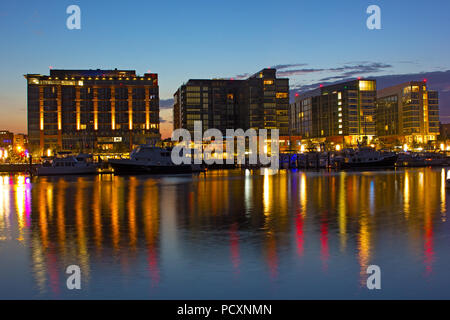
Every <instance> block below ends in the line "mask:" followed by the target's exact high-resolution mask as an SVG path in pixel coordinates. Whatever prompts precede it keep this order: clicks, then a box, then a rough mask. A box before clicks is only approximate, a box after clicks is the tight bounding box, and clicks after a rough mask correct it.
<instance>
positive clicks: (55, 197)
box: [0, 168, 450, 299]
mask: <svg viewBox="0 0 450 320" xmlns="http://www.w3.org/2000/svg"><path fill="white" fill-rule="evenodd" d="M446 175H447V169H431V168H418V169H404V170H396V171H371V172H311V171H310V172H302V171H286V170H282V171H280V172H279V173H278V174H276V175H269V174H267V172H266V174H265V175H261V174H260V172H259V171H255V172H250V171H240V170H229V171H211V172H208V173H207V174H206V175H203V174H201V175H195V176H191V175H182V176H173V177H151V176H140V177H117V176H112V175H104V176H95V177H79V178H78V177H65V178H60V177H53V178H42V177H40V178H32V179H29V178H28V177H26V176H20V175H16V176H7V175H3V176H0V261H1V264H0V298H2V299H12V298H38V299H48V298H50V299H78V298H88V299H89V298H113V299H128V298H129V299H314V298H326V299H328V298H332V299H353V298H357V299H366V298H377V299H378V298H401V299H402V298H418V299H428V298H441V299H444V298H446V299H448V298H450V291H449V290H448V288H449V287H450V277H449V276H448V272H449V266H450V229H449V226H448V222H446V219H447V207H448V204H447V200H446V199H447V195H448V192H450V191H447V190H446V188H445V180H446ZM72 264H75V265H79V266H80V267H81V272H82V290H80V291H69V290H68V289H67V287H66V279H67V275H66V274H65V268H66V267H67V266H68V265H72ZM371 264H375V265H378V266H380V267H381V272H382V278H381V279H382V289H381V290H378V291H370V290H368V289H367V287H366V279H367V274H366V269H367V266H369V265H371Z"/></svg>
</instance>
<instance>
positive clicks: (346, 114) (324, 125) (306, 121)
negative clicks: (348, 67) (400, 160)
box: [290, 79, 376, 147]
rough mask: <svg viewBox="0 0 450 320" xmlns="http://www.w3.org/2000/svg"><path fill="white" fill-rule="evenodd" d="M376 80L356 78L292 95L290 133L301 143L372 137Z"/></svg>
mask: <svg viewBox="0 0 450 320" xmlns="http://www.w3.org/2000/svg"><path fill="white" fill-rule="evenodd" d="M375 109H376V81H375V80H370V79H367V80H366V79H364V80H363V79H357V80H353V81H348V82H343V83H339V84H334V85H329V86H320V87H319V88H317V89H315V90H312V91H309V92H306V93H303V94H300V95H296V97H295V102H294V103H292V104H291V105H290V134H291V136H302V137H303V143H305V144H332V145H336V146H337V145H339V146H340V147H342V146H355V145H357V144H358V142H360V143H361V142H364V141H365V142H367V143H370V142H371V141H372V140H373V138H374V137H375V134H376V131H375Z"/></svg>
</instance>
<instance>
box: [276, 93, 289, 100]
mask: <svg viewBox="0 0 450 320" xmlns="http://www.w3.org/2000/svg"><path fill="white" fill-rule="evenodd" d="M276 97H277V99H285V98H287V97H288V93H287V92H277V93H276Z"/></svg>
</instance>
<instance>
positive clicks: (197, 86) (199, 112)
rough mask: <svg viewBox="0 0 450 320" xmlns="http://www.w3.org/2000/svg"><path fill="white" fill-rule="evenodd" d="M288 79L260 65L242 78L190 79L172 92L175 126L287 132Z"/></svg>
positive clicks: (223, 131)
mask: <svg viewBox="0 0 450 320" xmlns="http://www.w3.org/2000/svg"><path fill="white" fill-rule="evenodd" d="M288 108H289V79H279V78H277V77H276V70H275V69H263V70H261V71H260V72H258V73H256V74H254V75H253V76H251V77H249V78H248V79H245V80H233V79H191V80H189V81H188V82H187V83H186V84H184V85H182V86H181V87H180V88H179V89H178V90H177V92H176V93H175V94H174V110H173V116H174V129H178V128H185V129H188V130H190V131H193V130H194V121H202V123H203V130H207V129H209V128H215V129H219V130H221V131H222V133H223V134H225V132H226V129H244V130H247V129H249V128H253V129H279V130H280V133H279V134H280V136H287V135H288V134H289V115H288Z"/></svg>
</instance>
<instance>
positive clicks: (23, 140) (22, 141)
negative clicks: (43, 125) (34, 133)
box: [13, 133, 28, 147]
mask: <svg viewBox="0 0 450 320" xmlns="http://www.w3.org/2000/svg"><path fill="white" fill-rule="evenodd" d="M27 144H28V137H27V136H26V135H25V134H23V133H17V134H14V140H13V145H14V147H25V146H26V145H27Z"/></svg>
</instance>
